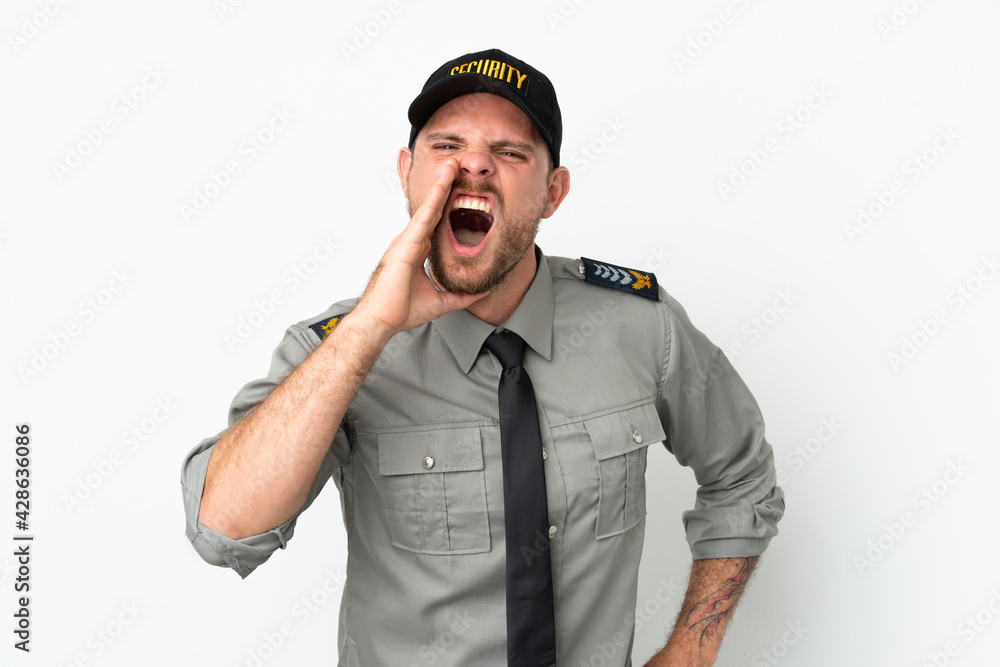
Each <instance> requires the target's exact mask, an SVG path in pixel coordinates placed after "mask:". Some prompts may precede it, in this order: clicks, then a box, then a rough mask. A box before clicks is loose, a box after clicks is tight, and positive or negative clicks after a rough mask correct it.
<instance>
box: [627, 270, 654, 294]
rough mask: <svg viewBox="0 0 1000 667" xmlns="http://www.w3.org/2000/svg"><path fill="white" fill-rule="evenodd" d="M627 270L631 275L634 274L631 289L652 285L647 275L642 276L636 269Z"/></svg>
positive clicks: (645, 287)
mask: <svg viewBox="0 0 1000 667" xmlns="http://www.w3.org/2000/svg"><path fill="white" fill-rule="evenodd" d="M628 272H629V273H631V274H632V275H633V276H635V282H634V283H632V289H634V290H640V289H647V288H649V287H652V286H653V283H652V282H650V280H649V276H644V275H643V274H641V273H639V272H638V271H633V270H632V269H629V270H628Z"/></svg>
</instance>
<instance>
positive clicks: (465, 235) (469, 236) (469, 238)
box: [455, 229, 486, 248]
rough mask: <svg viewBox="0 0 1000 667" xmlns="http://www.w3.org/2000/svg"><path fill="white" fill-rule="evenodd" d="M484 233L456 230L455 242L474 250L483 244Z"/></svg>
mask: <svg viewBox="0 0 1000 667" xmlns="http://www.w3.org/2000/svg"><path fill="white" fill-rule="evenodd" d="M485 238H486V232H474V231H472V230H471V229H456V230H455V240H456V241H458V242H459V243H461V244H462V245H464V246H468V247H470V248H474V247H475V246H477V245H479V244H480V243H482V242H483V239H485Z"/></svg>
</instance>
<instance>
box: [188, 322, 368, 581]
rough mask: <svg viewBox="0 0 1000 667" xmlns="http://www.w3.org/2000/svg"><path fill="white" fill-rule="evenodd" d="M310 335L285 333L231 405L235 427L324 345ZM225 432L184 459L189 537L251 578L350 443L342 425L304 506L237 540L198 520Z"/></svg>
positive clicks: (204, 553)
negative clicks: (265, 366) (267, 364)
mask: <svg viewBox="0 0 1000 667" xmlns="http://www.w3.org/2000/svg"><path fill="white" fill-rule="evenodd" d="M309 336H310V334H309V333H307V332H306V331H304V330H302V329H301V328H300V327H298V326H296V327H291V328H289V329H288V331H286V332H285V336H284V338H283V339H282V341H281V343H280V344H279V345H278V347H277V348H276V349H275V351H274V354H273V356H272V360H271V368H270V370H269V371H268V374H267V377H265V378H262V379H260V380H254V381H252V382H250V383H248V384H247V385H246V386H244V387H243V388H242V389H241V390H240V391H239V393H237V394H236V397H235V398H234V399H233V402H232V405H231V406H230V409H229V427H230V428H231V427H232V426H233V425H234V424H235V423H236V422H237V421H239V420H240V419H242V418H243V417H244V416H245V415H247V414H248V413H249V412H250V411H251V410H253V408H254V407H256V406H257V405H259V404H260V403H261V402H262V401H263V400H264V399H266V398H267V397H268V396H270V394H271V392H272V391H274V388H275V387H277V386H278V384H280V382H281V381H282V380H283V379H284V378H285V377H287V376H288V374H289V373H291V371H292V370H294V369H295V368H296V367H297V366H298V365H299V364H301V363H302V361H303V360H305V358H306V357H307V356H309V354H310V353H311V352H312V350H313V349H314V348H315V347H316V345H318V344H319V343H318V340H317V341H315V342H313V341H311V340H310V339H309ZM223 433H225V431H223V432H221V433H219V434H217V435H215V436H213V437H211V438H207V439H205V440H203V441H202V442H200V443H199V444H198V446H197V447H195V448H194V449H193V450H191V452H190V453H188V455H187V456H186V457H185V458H184V463H183V465H182V466H181V492H182V495H183V499H184V515H185V519H186V526H185V535H186V536H187V538H188V539H189V540H190V541H191V545H192V546H193V547H194V548H195V551H197V552H198V554H199V555H200V556H201V557H202V558H203V559H204V560H205V561H207V562H209V563H211V564H212V565H218V566H221V567H230V568H232V569H233V570H235V571H236V573H237V574H239V575H240V576H241V577H244V578H245V577H247V575H249V574H250V573H251V572H253V570H254V569H255V568H257V567H258V566H259V565H260V564H261V563H263V562H264V561H266V560H267V559H268V558H270V557H271V554H272V553H274V552H275V551H276V550H277V549H279V548H281V549H283V548H284V547H285V545H286V544H287V542H288V541H289V540H290V539H291V538H292V535H293V533H294V531H295V523H296V521H297V519H298V517H299V515H300V514H301V513H302V512H304V511H305V510H306V509H307V508H308V507H309V506H310V505H311V504H312V502H313V501H314V500H315V499H316V497H317V496H318V495H319V493H320V491H321V490H322V489H323V486H324V485H325V484H326V482H327V480H329V479H330V477H331V475H332V474H333V473H334V472H335V471H336V470H337V469H338V468H340V466H341V465H343V463H344V462H345V461H346V460H347V458H348V457H349V455H350V443H349V441H348V437H347V434H346V431H345V429H344V425H343V424H341V426H340V428H339V429H338V430H337V435H336V437H335V439H334V441H333V443H331V447H330V449H329V450H328V451H327V453H326V456H325V457H324V459H323V463H322V464H321V465H320V469H319V471H318V473H317V474H316V477H315V479H314V480H313V483H312V486H311V487H310V489H309V494H308V496H307V498H306V501H305V503H304V504H303V505H302V508H301V509H300V510H299V511H298V512H297V513H296V514H295V515H294V516H293V517H292V518H290V519H289V520H288V521H286V522H285V523H283V524H282V525H280V526H277V527H275V528H273V529H271V530H269V531H267V532H265V533H261V534H259V535H251V536H249V537H245V538H242V539H239V540H234V539H232V538H229V537H226V536H225V535H223V534H221V533H218V532H216V531H214V530H212V529H211V528H207V527H206V526H204V525H202V524H201V523H199V522H198V516H199V513H200V511H201V496H202V491H203V490H204V488H205V473H206V471H207V470H208V461H209V459H210V458H211V456H212V450H213V448H214V447H215V444H216V443H217V442H218V441H219V438H220V437H221V436H222V435H223Z"/></svg>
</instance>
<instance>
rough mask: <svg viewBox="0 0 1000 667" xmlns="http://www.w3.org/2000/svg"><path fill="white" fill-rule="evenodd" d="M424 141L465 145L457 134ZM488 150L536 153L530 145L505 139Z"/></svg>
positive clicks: (491, 145)
mask: <svg viewBox="0 0 1000 667" xmlns="http://www.w3.org/2000/svg"><path fill="white" fill-rule="evenodd" d="M425 141H426V142H428V143H430V142H434V141H450V142H452V143H456V144H464V143H465V139H463V138H462V137H460V136H458V135H457V134H443V133H433V134H428V135H427V138H426V139H425ZM490 148H516V149H517V150H519V151H522V152H524V153H530V154H531V155H534V154H535V152H536V151H535V147H534V146H532V145H531V144H526V143H522V142H520V141H510V140H507V139H503V140H500V141H495V142H493V143H491V144H490Z"/></svg>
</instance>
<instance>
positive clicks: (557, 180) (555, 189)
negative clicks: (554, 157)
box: [542, 167, 569, 218]
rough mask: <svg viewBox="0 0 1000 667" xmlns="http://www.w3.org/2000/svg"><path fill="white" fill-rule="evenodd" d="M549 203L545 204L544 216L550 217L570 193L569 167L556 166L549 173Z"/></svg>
mask: <svg viewBox="0 0 1000 667" xmlns="http://www.w3.org/2000/svg"><path fill="white" fill-rule="evenodd" d="M548 194H549V203H548V204H547V205H546V206H545V211H544V212H543V213H542V217H543V218H548V217H549V216H551V215H552V214H553V213H555V212H556V209H557V208H559V204H561V203H562V200H563V199H565V198H566V195H568V194H569V169H567V168H566V167H556V168H555V169H553V170H552V173H550V174H549V193H548Z"/></svg>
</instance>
